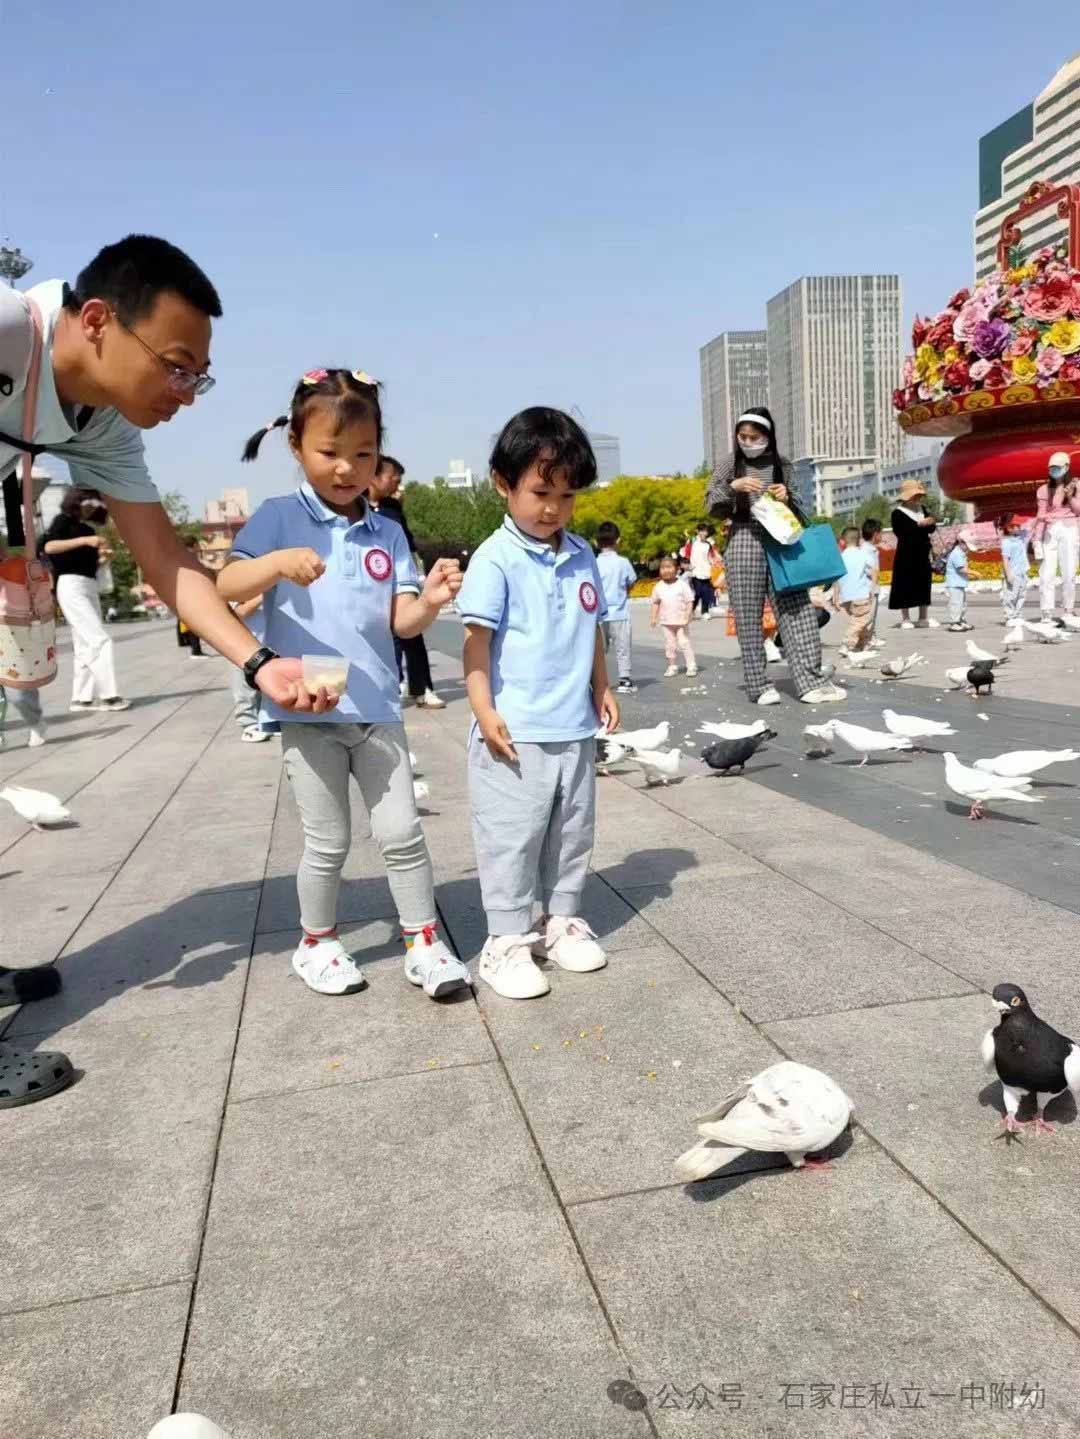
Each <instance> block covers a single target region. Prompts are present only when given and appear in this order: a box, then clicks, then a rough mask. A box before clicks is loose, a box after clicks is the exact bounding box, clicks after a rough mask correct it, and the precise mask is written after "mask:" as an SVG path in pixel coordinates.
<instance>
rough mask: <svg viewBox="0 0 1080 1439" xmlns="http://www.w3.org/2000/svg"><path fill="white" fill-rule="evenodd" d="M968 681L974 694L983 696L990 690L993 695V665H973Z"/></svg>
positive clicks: (968, 673)
mask: <svg viewBox="0 0 1080 1439" xmlns="http://www.w3.org/2000/svg"><path fill="white" fill-rule="evenodd" d="M967 679H968V684H969V685H970V686H971V688H972V691H973V693H974V694H977V695H981V694H982V692H983V690H984V689H987V690H989V691H990V693H991V694H993V693H994V667H993V665H987V664H977V665H972V666H971V668H970V669H969V670H968V672H967Z"/></svg>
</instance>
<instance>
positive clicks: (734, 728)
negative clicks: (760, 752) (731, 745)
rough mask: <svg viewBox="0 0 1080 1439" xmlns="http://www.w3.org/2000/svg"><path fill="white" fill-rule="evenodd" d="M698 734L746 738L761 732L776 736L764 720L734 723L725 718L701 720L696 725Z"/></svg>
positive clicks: (771, 737)
mask: <svg viewBox="0 0 1080 1439" xmlns="http://www.w3.org/2000/svg"><path fill="white" fill-rule="evenodd" d="M698 734H710V735H714V736H715V737H716V739H748V738H749V737H750V736H751V735H755V734H763V735H767V736H768V738H769V739H775V738H776V730H774V729H771V728H770V727H769V725H768V724H766V722H765V721H764V720H755V721H754V723H753V724H735V723H734V722H730V723H729V722H728V721H727V720H721V721H720V722H719V723H717V721H716V720H702V722H701V724H699V725H698Z"/></svg>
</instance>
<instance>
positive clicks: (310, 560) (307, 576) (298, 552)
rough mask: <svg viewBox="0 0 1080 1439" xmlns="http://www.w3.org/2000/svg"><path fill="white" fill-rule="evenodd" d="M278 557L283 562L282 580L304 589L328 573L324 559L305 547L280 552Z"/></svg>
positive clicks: (281, 567) (281, 566)
mask: <svg viewBox="0 0 1080 1439" xmlns="http://www.w3.org/2000/svg"><path fill="white" fill-rule="evenodd" d="M278 555H279V558H280V561H281V564H280V574H281V578H282V579H283V580H289V581H291V582H292V583H293V584H294V585H302V586H303V587H304V589H307V587H308V585H313V584H314V583H315V581H316V580H317V579H318V578H319V576H320V575H324V574H325V573H326V565H325V564H324V563H323V560H322V558H321V557H320V556H319V555H318V554H317V553H316V552H315V551H314V550H311V549H307V548H306V547H304V546H300V547H299V548H298V549H295V550H279V551H278Z"/></svg>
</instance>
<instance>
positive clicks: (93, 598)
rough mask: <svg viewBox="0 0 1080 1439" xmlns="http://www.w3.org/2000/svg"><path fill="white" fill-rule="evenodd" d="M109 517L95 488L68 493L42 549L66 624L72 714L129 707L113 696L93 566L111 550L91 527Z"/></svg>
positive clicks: (107, 643)
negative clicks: (71, 662) (72, 668)
mask: <svg viewBox="0 0 1080 1439" xmlns="http://www.w3.org/2000/svg"><path fill="white" fill-rule="evenodd" d="M108 518H109V512H108V510H106V508H105V506H104V504H103V503H102V500H101V496H100V495H99V494H98V492H97V491H96V490H81V489H72V490H69V491H68V493H67V494H66V495H65V496H64V500H63V503H62V504H61V506H60V513H59V514H58V515H57V516H56V518H55V519H54V520H53V522H52V524H51V525H50V526H49V528H48V530H47V531H46V532H45V539H44V541H43V543H42V547H41V548H42V551H43V553H44V554H46V555H47V556H48V557H49V564H50V566H51V567H52V572H53V574H54V575H55V576H56V599H57V602H58V603H59V605H60V608H61V610H62V611H63V613H64V618H65V619H66V620H67V622H68V624H69V625H70V626H71V642H72V647H73V649H74V651H75V674H74V678H73V680H72V685H71V704H70V706H69V708H70V709H71V710H72V712H73V713H76V714H79V713H82V712H84V711H89V710H126V709H127V708H128V701H127V700H125V699H121V698H120V696H119V695H118V694H117V692H116V674H115V672H114V670H113V642H112V640H111V639H110V638H109V632H108V630H107V629H106V628H105V625H104V623H103V621H102V618H101V600H100V598H99V597H98V587H97V571H98V565H99V564H100V563H101V562H102V561H103V560H107V559H108V558H109V556H110V550H109V547H108V545H107V544H106V542H105V540H104V538H103V537H102V536H101V535H99V534H97V533H96V532H95V530H94V528H93V527H94V526H95V525H103V524H104V523H105V521H106V520H107V519H108Z"/></svg>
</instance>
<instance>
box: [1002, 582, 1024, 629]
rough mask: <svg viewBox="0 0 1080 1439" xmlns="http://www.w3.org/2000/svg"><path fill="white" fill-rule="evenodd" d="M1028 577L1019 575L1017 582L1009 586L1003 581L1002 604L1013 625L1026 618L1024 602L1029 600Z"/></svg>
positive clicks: (1007, 617)
mask: <svg viewBox="0 0 1080 1439" xmlns="http://www.w3.org/2000/svg"><path fill="white" fill-rule="evenodd" d="M1027 585H1028V577H1027V575H1026V574H1022V575H1017V576H1016V579H1015V582H1014V583H1013V584H1009V582H1008V580H1003V581H1002V584H1001V604H1002V608H1003V609H1004V611H1005V618H1006V619H1007V620H1009V621H1011V622H1012V623H1013V624H1015V623H1016V622H1017V620H1022V619H1023V618H1024V601H1025V600H1026V599H1027Z"/></svg>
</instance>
